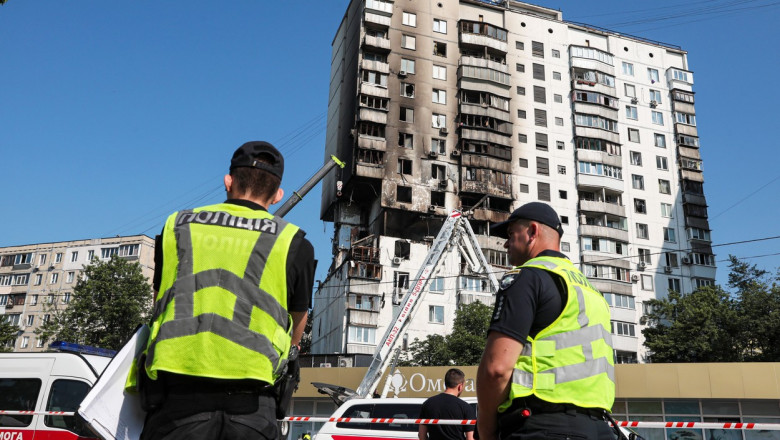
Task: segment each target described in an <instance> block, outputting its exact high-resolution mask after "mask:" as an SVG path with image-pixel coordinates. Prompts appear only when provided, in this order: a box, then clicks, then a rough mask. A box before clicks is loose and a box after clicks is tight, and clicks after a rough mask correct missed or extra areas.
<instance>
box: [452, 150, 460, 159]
mask: <svg viewBox="0 0 780 440" xmlns="http://www.w3.org/2000/svg"><path fill="white" fill-rule="evenodd" d="M452 155H453V156H454V157H458V156H460V150H452Z"/></svg>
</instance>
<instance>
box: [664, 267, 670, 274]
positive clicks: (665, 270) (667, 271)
mask: <svg viewBox="0 0 780 440" xmlns="http://www.w3.org/2000/svg"><path fill="white" fill-rule="evenodd" d="M664 272H666V273H672V266H664Z"/></svg>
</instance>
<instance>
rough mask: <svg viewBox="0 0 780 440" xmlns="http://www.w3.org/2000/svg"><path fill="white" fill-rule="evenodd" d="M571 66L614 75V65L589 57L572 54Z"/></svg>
mask: <svg viewBox="0 0 780 440" xmlns="http://www.w3.org/2000/svg"><path fill="white" fill-rule="evenodd" d="M571 67H575V68H580V69H585V70H597V71H599V72H603V73H606V74H608V75H610V76H615V67H614V66H611V65H609V64H607V63H603V62H601V61H598V60H594V59H590V58H580V57H576V56H572V57H571Z"/></svg>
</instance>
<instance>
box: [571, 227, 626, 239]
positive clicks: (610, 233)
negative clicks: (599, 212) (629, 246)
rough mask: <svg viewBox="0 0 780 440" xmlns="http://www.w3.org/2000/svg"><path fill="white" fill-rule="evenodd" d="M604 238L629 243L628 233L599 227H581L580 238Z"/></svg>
mask: <svg viewBox="0 0 780 440" xmlns="http://www.w3.org/2000/svg"><path fill="white" fill-rule="evenodd" d="M583 235H584V236H588V237H604V238H611V239H613V240H619V241H625V242H628V231H624V230H623V229H615V228H608V227H606V226H597V225H580V236H583Z"/></svg>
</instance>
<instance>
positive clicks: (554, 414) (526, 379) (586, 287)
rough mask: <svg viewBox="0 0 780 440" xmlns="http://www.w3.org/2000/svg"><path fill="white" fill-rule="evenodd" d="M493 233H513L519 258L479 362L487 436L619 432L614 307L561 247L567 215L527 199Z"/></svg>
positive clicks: (511, 252) (481, 421) (481, 424)
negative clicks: (612, 422)
mask: <svg viewBox="0 0 780 440" xmlns="http://www.w3.org/2000/svg"><path fill="white" fill-rule="evenodd" d="M491 234H493V235H497V236H500V237H503V238H506V239H507V240H506V243H505V244H504V247H505V248H506V249H507V252H508V256H509V263H510V264H512V265H513V266H514V267H513V268H512V269H511V270H510V271H508V272H507V273H506V275H505V276H504V277H503V278H502V279H501V285H500V290H499V292H498V294H497V295H496V305H495V309H494V312H493V317H492V320H491V323H490V327H489V333H488V340H487V344H486V346H485V351H484V353H483V355H482V361H481V362H480V364H479V368H478V370H477V400H478V406H479V408H478V411H477V413H478V423H477V426H478V429H479V438H480V440H496V439H497V438H500V439H502V440H504V439H510V438H511V439H523V440H524V439H549V438H561V439H564V438H572V439H580V438H581V439H614V438H615V434H614V432H613V431H612V430H611V429H610V427H609V425H608V424H607V423H606V422H605V420H604V417H605V410H610V409H611V408H612V403H613V400H614V398H615V379H614V360H613V353H612V347H611V338H610V332H609V328H610V321H609V306H608V305H607V302H606V301H605V300H604V298H603V296H602V295H601V294H600V293H599V292H598V291H597V290H596V289H595V288H594V287H593V286H592V285H591V284H590V283H589V282H588V280H587V278H586V277H585V276H584V275H583V274H582V273H581V272H580V271H579V270H578V269H577V268H575V267H574V265H573V264H572V263H571V262H570V261H569V260H568V259H567V258H566V256H565V255H563V254H562V253H561V252H560V239H561V236H562V235H563V227H562V225H561V221H560V219H559V218H558V214H557V213H556V212H555V210H553V209H552V208H551V207H550V206H549V205H546V204H544V203H539V202H532V203H527V204H525V205H523V206H521V207H520V208H518V209H517V210H515V211H514V212H513V213H512V214H511V215H510V216H509V219H508V220H507V221H505V222H502V223H498V224H495V225H493V226H492V227H491Z"/></svg>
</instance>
